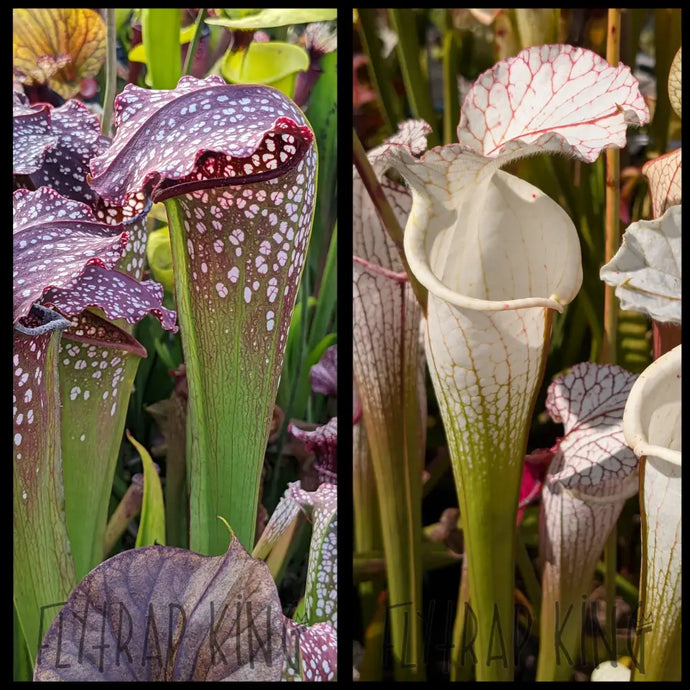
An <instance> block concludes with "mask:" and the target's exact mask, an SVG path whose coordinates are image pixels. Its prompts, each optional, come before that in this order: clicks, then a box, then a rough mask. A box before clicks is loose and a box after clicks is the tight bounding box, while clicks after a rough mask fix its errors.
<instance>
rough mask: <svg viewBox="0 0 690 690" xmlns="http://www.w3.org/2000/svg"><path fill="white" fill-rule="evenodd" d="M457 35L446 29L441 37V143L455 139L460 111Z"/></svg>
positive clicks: (452, 30) (451, 141) (449, 142)
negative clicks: (442, 104)
mask: <svg viewBox="0 0 690 690" xmlns="http://www.w3.org/2000/svg"><path fill="white" fill-rule="evenodd" d="M457 66H458V35H457V32H456V31H455V29H447V30H446V32H445V34H444V37H443V95H444V99H443V103H444V108H443V143H444V144H451V143H453V142H454V141H456V139H457V136H456V127H457V121H458V113H459V112H460V97H459V94H458V70H457Z"/></svg>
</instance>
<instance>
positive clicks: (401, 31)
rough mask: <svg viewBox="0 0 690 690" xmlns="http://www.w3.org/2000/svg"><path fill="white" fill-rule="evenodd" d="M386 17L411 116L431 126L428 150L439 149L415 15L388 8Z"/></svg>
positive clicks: (407, 11)
mask: <svg viewBox="0 0 690 690" xmlns="http://www.w3.org/2000/svg"><path fill="white" fill-rule="evenodd" d="M388 14H389V16H390V19H391V24H392V25H393V28H394V29H395V31H396V32H397V34H398V42H397V44H396V50H397V52H398V60H399V61H400V69H401V71H402V76H403V81H404V82H405V91H406V92H407V98H408V99H409V102H410V107H411V109H412V114H413V115H414V117H415V118H418V119H421V120H425V121H426V122H428V123H429V124H430V125H431V127H432V128H433V131H432V132H431V133H430V134H429V136H428V140H429V147H433V146H438V145H439V144H440V143H441V140H440V137H439V136H438V131H437V118H436V112H435V111H434V106H433V104H432V102H431V95H430V93H429V80H428V79H427V78H426V75H425V74H423V73H422V69H421V63H420V59H419V58H420V54H421V48H420V45H419V40H418V39H417V26H416V23H415V15H414V13H413V12H412V11H411V10H410V9H409V8H407V9H389V10H388Z"/></svg>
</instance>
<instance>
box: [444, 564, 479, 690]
mask: <svg viewBox="0 0 690 690" xmlns="http://www.w3.org/2000/svg"><path fill="white" fill-rule="evenodd" d="M469 604H470V587H469V583H468V580H467V556H465V557H464V558H463V566H462V575H461V576H460V589H459V592H458V605H457V609H456V614H455V624H454V625H453V651H452V653H451V666H450V679H451V681H455V682H457V681H470V680H472V671H473V663H471V662H472V661H473V657H472V651H471V648H470V646H469V644H468V641H469V640H471V639H472V631H471V630H470V632H469V633H468V634H466V633H465V623H467V622H468V621H471V618H470V614H469V611H470V610H471V607H470V605H469Z"/></svg>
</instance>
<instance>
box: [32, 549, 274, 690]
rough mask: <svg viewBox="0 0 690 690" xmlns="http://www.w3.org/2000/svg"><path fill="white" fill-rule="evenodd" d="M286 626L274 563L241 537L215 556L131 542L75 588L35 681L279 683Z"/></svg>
mask: <svg viewBox="0 0 690 690" xmlns="http://www.w3.org/2000/svg"><path fill="white" fill-rule="evenodd" d="M284 626H285V623H284V616H283V614H282V610H281V606H280V600H279V598H278V592H277V589H276V586H275V583H274V582H273V580H272V578H271V575H270V573H269V571H268V568H267V567H266V565H265V564H264V563H262V562H261V561H257V560H255V559H253V558H252V557H251V556H249V554H248V553H247V552H246V551H245V550H244V548H243V547H242V545H241V544H240V543H239V542H238V541H237V539H234V538H233V540H232V542H231V544H230V547H229V549H228V551H227V553H226V554H225V555H223V556H213V557H210V556H199V555H198V554H195V553H192V552H191V551H185V550H183V549H178V548H174V547H166V546H149V547H145V548H141V549H132V550H129V551H125V552H123V553H120V554H118V555H117V556H114V557H113V558H110V559H109V560H107V561H105V562H104V563H102V564H101V565H99V566H98V567H97V568H95V569H94V570H93V571H91V572H90V573H89V574H88V575H87V576H86V577H85V578H84V579H83V580H82V581H81V583H80V584H79V585H78V586H77V588H76V589H75V591H74V592H73V593H72V595H71V597H70V599H69V601H68V602H67V604H66V605H65V607H64V608H63V609H62V611H61V612H60V614H59V615H58V616H57V617H56V619H55V621H54V623H53V625H51V627H50V629H49V630H48V633H47V634H46V637H45V640H44V642H43V646H42V648H41V653H40V656H39V657H38V659H37V665H36V669H35V671H34V680H74V681H80V680H81V681H93V680H106V681H127V680H129V681H137V680H138V681H185V680H187V681H230V680H254V681H262V680H263V681H275V680H279V679H280V675H281V671H282V667H283V660H284V644H285V637H286V636H285V627H284Z"/></svg>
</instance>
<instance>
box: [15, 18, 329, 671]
mask: <svg viewBox="0 0 690 690" xmlns="http://www.w3.org/2000/svg"><path fill="white" fill-rule="evenodd" d="M335 17H336V12H335V10H302V11H300V10H288V11H284V12H280V13H276V12H275V11H271V10H239V11H235V10H206V9H197V10H179V9H160V10H159V9H143V10H102V11H100V14H99V12H98V11H95V10H71V9H35V10H24V9H17V10H15V11H14V40H13V47H14V77H15V81H14V89H13V98H14V101H13V105H14V111H13V114H14V140H13V141H14V151H13V153H14V188H15V191H14V192H13V204H14V231H13V252H14V257H13V258H14V272H13V278H14V300H13V327H14V353H13V367H14V391H13V392H14V523H15V530H14V556H15V559H14V604H15V677H16V678H18V679H29V678H30V677H31V675H33V678H34V679H36V680H96V679H107V680H184V679H187V680H249V679H252V680H255V679H263V680H281V679H283V680H292V679H303V680H332V679H334V678H335V677H336V673H337V671H336V641H337V637H336V627H337V607H336V601H335V595H336V583H337V571H336V554H337V540H336V528H337V501H336V484H337V464H336V452H335V438H336V434H337V422H336V416H335V410H336V394H337V391H336V389H335V388H334V387H333V386H332V385H331V386H328V385H327V384H328V382H333V381H334V380H335V375H336V374H335V371H336V366H337V359H336V350H335V347H336V327H337V324H336V319H335V309H334V306H335V278H336V276H335V245H336V232H335V204H336V200H335V195H334V194H333V191H332V190H333V184H334V180H335V169H336V161H335V154H336V141H337V140H336V128H335V118H336V108H337V100H336V88H335V85H336V71H335V68H336V47H337V46H336V43H335V33H334V30H335V23H334V22H333V20H334V19H335ZM258 46H260V48H257V47H258ZM285 55H290V56H292V59H291V60H290V61H287V60H286V59H285ZM118 58H119V59H118ZM111 119H112V122H111ZM111 130H113V131H114V135H113V136H111ZM317 149H318V152H317ZM321 189H326V190H327V193H326V194H323V193H321V192H320V190H321ZM312 382H313V383H312ZM132 432H133V433H132ZM125 436H126V438H124V437H125ZM134 451H136V454H133V453H134ZM152 456H153V458H155V459H156V462H155V463H154V461H153V458H152ZM136 470H139V472H137V471H136ZM269 515H270V519H269ZM137 518H138V519H137ZM310 524H311V528H308V526H309V525H310ZM279 587H281V589H282V592H281V590H279ZM166 635H167V636H166Z"/></svg>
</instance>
